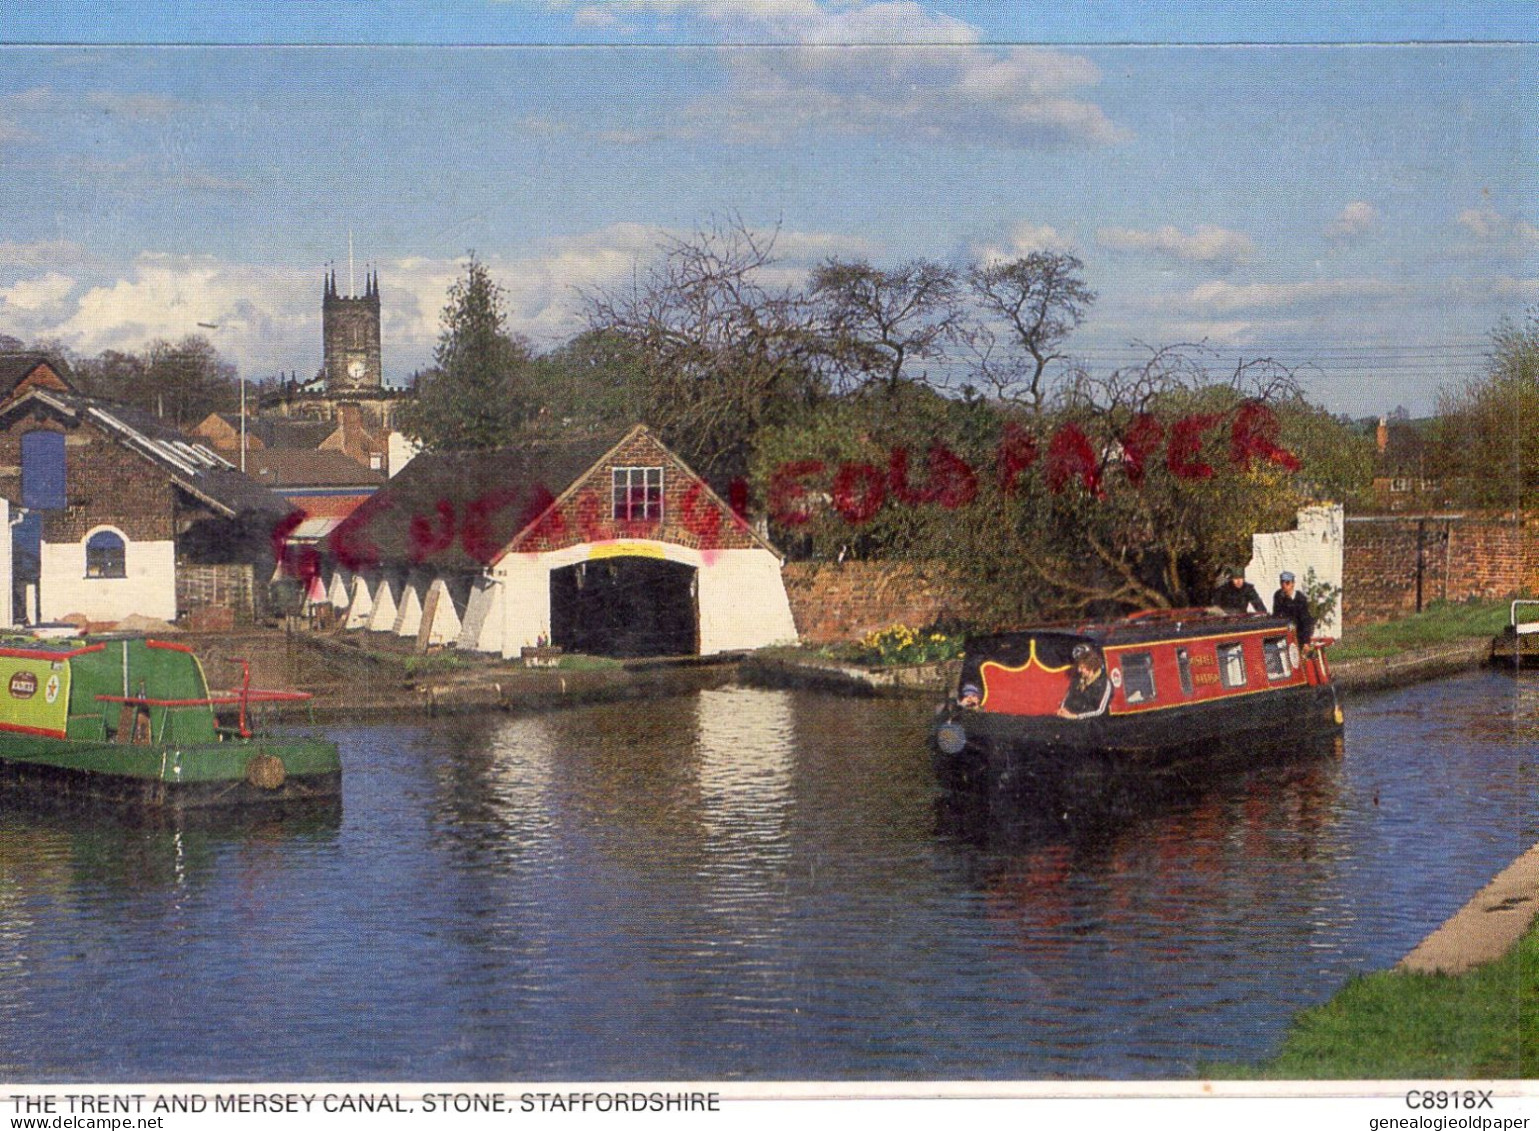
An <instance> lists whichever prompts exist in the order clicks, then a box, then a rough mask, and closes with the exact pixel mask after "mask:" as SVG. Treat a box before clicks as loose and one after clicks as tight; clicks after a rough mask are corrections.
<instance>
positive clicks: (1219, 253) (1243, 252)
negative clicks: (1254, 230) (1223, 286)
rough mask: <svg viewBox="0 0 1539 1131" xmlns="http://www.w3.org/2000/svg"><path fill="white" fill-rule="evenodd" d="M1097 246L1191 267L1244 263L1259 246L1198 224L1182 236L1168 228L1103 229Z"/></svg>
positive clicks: (1243, 236) (1232, 233)
mask: <svg viewBox="0 0 1539 1131" xmlns="http://www.w3.org/2000/svg"><path fill="white" fill-rule="evenodd" d="M1096 242H1097V243H1099V244H1100V245H1101V246H1102V247H1108V248H1111V249H1112V250H1114V251H1146V252H1153V253H1155V254H1157V255H1162V256H1165V257H1167V258H1169V259H1176V260H1180V261H1182V262H1188V263H1224V264H1235V263H1242V262H1244V261H1245V260H1247V259H1249V258H1250V257H1251V256H1252V255H1254V254H1255V251H1256V245H1255V243H1254V242H1253V241H1252V240H1251V238H1250V237H1249V236H1248V235H1246V234H1245V233H1244V232H1236V231H1232V230H1230V229H1228V228H1220V227H1217V226H1215V225H1213V224H1199V225H1197V227H1196V228H1195V229H1193V230H1192V231H1191V232H1183V231H1181V230H1180V229H1179V228H1175V227H1173V226H1171V225H1169V224H1167V225H1165V226H1164V227H1162V228H1158V229H1156V230H1154V231H1141V230H1139V229H1137V228H1102V229H1100V230H1099V231H1097V232H1096Z"/></svg>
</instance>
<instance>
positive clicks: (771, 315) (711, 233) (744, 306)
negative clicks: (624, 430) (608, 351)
mask: <svg viewBox="0 0 1539 1131" xmlns="http://www.w3.org/2000/svg"><path fill="white" fill-rule="evenodd" d="M776 234H777V233H775V232H770V233H762V232H757V231H754V230H753V229H751V228H749V227H748V226H747V225H746V224H744V223H743V221H742V220H741V218H738V217H735V216H734V217H731V218H729V219H727V220H725V221H715V222H713V223H712V224H711V225H709V226H707V227H704V228H702V229H700V230H699V231H696V232H695V233H694V235H693V236H691V237H689V238H687V239H686V238H670V239H668V240H666V241H664V243H663V245H662V247H661V249H660V254H659V256H658V257H657V259H656V260H655V261H654V262H652V263H651V264H650V265H648V266H647V267H645V268H644V269H642V270H639V271H638V272H637V274H636V275H635V276H634V277H633V278H632V280H631V282H630V284H629V286H627V287H624V288H622V289H619V290H600V291H595V292H590V293H587V294H584V296H583V299H584V303H585V305H586V308H587V321H588V325H589V327H590V328H591V329H592V330H594V331H598V332H602V333H603V334H605V335H608V336H611V337H613V338H616V339H619V340H620V341H623V342H624V343H625V344H626V346H627V347H628V354H629V358H630V361H631V364H632V366H633V371H634V372H635V374H636V377H637V379H638V380H639V381H640V383H641V386H642V388H641V390H640V395H639V396H638V397H637V398H636V401H637V403H638V404H639V406H640V407H641V410H642V412H643V413H644V414H645V415H646V417H647V419H648V420H649V421H650V422H651V423H653V424H655V425H656V426H657V427H658V428H659V429H660V430H661V431H662V433H663V436H664V438H665V439H666V440H667V441H668V442H669V443H670V444H672V445H674V446H676V447H678V448H679V449H680V450H681V451H683V452H684V453H685V454H686V455H687V457H688V458H690V459H691V460H692V461H693V462H695V465H696V466H698V467H700V468H701V470H702V471H704V472H705V473H706V474H708V475H710V476H711V477H713V478H715V479H718V480H719V479H722V478H727V477H732V476H736V475H741V474H744V473H745V472H746V470H747V467H748V458H749V454H750V452H751V449H752V444H753V438H754V436H755V435H756V434H757V433H758V431H759V429H760V428H762V427H763V426H765V425H766V424H769V423H772V422H774V421H775V420H778V419H783V418H786V417H788V416H790V415H791V414H793V413H794V412H795V410H796V408H797V407H798V406H801V405H805V404H807V403H810V402H811V401H814V400H816V399H817V397H818V396H819V395H820V394H821V392H822V391H823V390H824V388H825V387H826V385H825V382H824V380H823V377H822V375H821V361H822V357H823V350H822V347H821V345H820V343H819V337H818V335H817V333H816V332H815V330H814V326H813V319H812V316H811V311H810V308H809V305H808V303H807V302H806V300H805V298H804V297H803V296H802V295H800V294H799V293H797V292H796V291H795V290H793V289H791V288H788V287H785V286H783V285H777V284H776V283H775V281H774V280H773V269H774V267H775V265H776V259H775V257H774V247H775V237H776Z"/></svg>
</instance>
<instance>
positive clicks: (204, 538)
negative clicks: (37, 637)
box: [0, 387, 289, 624]
mask: <svg viewBox="0 0 1539 1131" xmlns="http://www.w3.org/2000/svg"><path fill="white" fill-rule="evenodd" d="M0 509H3V510H4V512H5V515H6V517H7V518H8V520H9V522H10V531H11V534H10V537H9V539H7V540H6V542H5V547H4V551H5V552H4V553H0V572H3V573H4V574H5V575H7V576H8V578H9V585H8V586H7V587H8V588H9V589H10V591H11V593H12V600H11V601H10V602H0V606H3V608H0V618H3V620H4V622H5V623H6V624H13V623H17V622H19V621H20V622H32V623H36V622H40V621H42V622H46V621H55V620H61V619H64V618H67V617H83V618H85V619H87V620H89V621H92V622H96V623H115V622H118V621H121V620H123V619H124V618H126V617H128V616H132V615H138V616H144V617H153V618H155V619H158V620H168V621H169V620H173V619H175V618H176V617H177V615H178V613H179V612H182V611H185V610H182V609H179V607H178V596H177V580H178V571H179V570H180V569H181V568H182V566H183V564H205V565H212V566H231V567H239V566H245V567H246V568H250V567H251V566H252V565H253V564H255V562H256V561H258V560H260V558H261V557H262V556H263V555H264V554H270V549H269V546H270V532H271V530H272V528H273V526H274V525H275V524H276V523H277V522H279V521H280V520H281V519H282V518H283V516H284V515H285V514H286V513H287V511H288V509H289V508H288V505H287V504H286V503H285V502H284V501H283V500H282V499H281V498H279V497H277V496H275V495H273V494H272V493H271V492H269V491H267V490H265V489H263V488H262V487H260V486H259V485H257V484H256V483H253V482H252V481H251V480H250V479H248V478H247V477H246V476H244V475H242V474H240V472H239V471H237V470H235V468H234V466H233V465H232V464H231V463H230V462H229V461H227V460H225V459H223V458H222V457H220V456H219V455H217V454H216V453H215V452H213V451H212V450H211V449H209V448H208V447H206V446H205V445H202V444H197V443H189V442H188V441H187V440H186V438H184V437H183V436H182V435H181V434H180V433H177V432H175V431H173V430H171V429H169V428H166V427H165V426H163V425H161V424H160V423H159V422H158V421H157V420H156V419H155V418H154V417H151V416H148V415H147V414H144V413H141V412H139V411H137V410H134V409H131V408H127V407H125V406H122V405H117V404H113V403H111V402H106V401H99V400H95V399H93V398H90V397H85V396H81V395H79V394H76V393H72V392H64V391H59V390H57V389H55V388H52V387H33V388H30V389H28V390H27V391H25V392H23V393H22V394H21V395H20V396H17V397H14V398H12V399H11V400H10V401H9V402H8V403H5V404H3V405H0ZM269 560H270V559H269Z"/></svg>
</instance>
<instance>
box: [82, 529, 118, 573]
mask: <svg viewBox="0 0 1539 1131" xmlns="http://www.w3.org/2000/svg"><path fill="white" fill-rule="evenodd" d="M86 576H87V577H127V576H128V568H127V562H126V560H125V558H124V554H123V539H122V538H121V537H119V536H118V535H117V534H114V533H113V532H112V531H110V530H98V531H97V532H96V533H95V534H93V535H91V537H90V538H89V539H88V540H87V541H86Z"/></svg>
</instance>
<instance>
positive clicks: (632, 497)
mask: <svg viewBox="0 0 1539 1131" xmlns="http://www.w3.org/2000/svg"><path fill="white" fill-rule="evenodd" d="M614 517H615V521H616V522H656V521H657V520H658V519H660V518H662V517H663V469H662V468H660V467H617V468H615V469H614Z"/></svg>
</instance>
